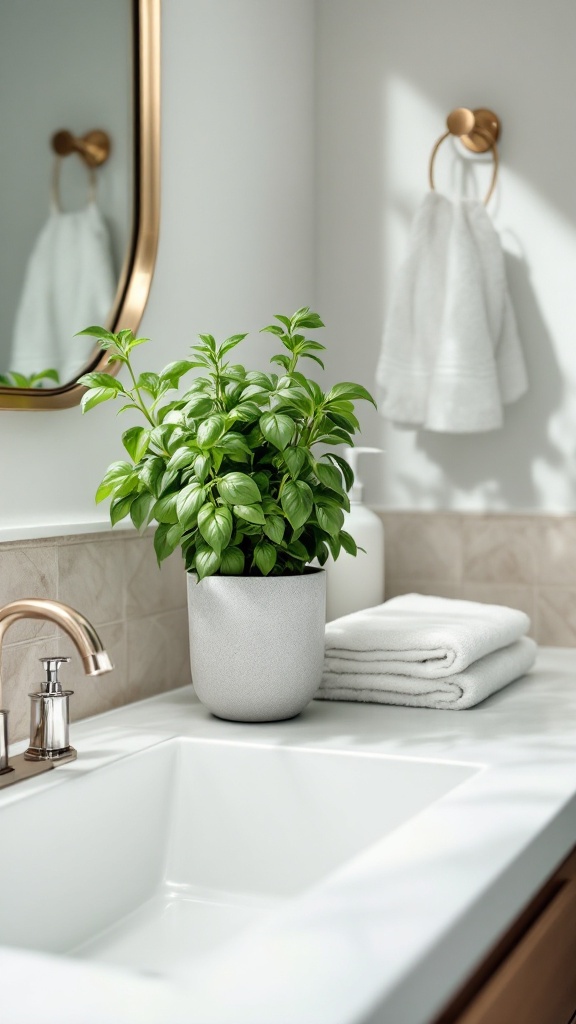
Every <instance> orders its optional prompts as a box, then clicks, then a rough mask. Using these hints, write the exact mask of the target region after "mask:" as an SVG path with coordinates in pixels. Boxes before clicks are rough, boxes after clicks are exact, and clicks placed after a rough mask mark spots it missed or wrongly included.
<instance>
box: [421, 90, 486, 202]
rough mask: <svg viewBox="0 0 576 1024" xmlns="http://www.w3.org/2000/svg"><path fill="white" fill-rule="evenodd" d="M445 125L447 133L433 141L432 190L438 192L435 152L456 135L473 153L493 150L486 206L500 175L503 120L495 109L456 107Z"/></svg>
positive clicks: (430, 177) (429, 176)
mask: <svg viewBox="0 0 576 1024" xmlns="http://www.w3.org/2000/svg"><path fill="white" fill-rule="evenodd" d="M446 126H447V128H448V131H447V132H444V134H443V135H441V136H440V138H439V139H438V140H437V142H436V143H435V144H434V148H433V149H432V153H431V156H430V165H429V168H428V180H429V182H430V188H431V189H432V191H433V192H435V191H436V186H435V184H434V161H435V159H436V154H437V152H438V150H439V149H440V146H441V145H442V143H443V142H444V141H445V139H447V138H448V137H449V136H450V135H454V136H455V137H456V138H459V139H460V141H461V142H462V144H463V145H464V146H466V149H469V150H471V152H473V153H487V152H488V150H489V149H490V150H492V158H493V161H494V170H493V172H492V181H491V182H490V188H489V189H488V192H487V193H486V195H485V197H484V206H486V205H487V204H488V203H489V201H490V199H491V197H492V193H493V192H494V188H495V186H496V179H497V177H498V167H499V158H498V149H497V146H496V140H497V138H498V136H499V134H500V120H499V118H498V117H497V116H496V114H495V113H494V112H493V111H492V110H487V109H486V108H485V107H480V108H478V109H477V110H468V108H467V107H457V108H456V110H453V111H451V113H450V114H449V115H448V117H447V119H446Z"/></svg>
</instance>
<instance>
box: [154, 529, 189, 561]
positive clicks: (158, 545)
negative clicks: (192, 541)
mask: <svg viewBox="0 0 576 1024" xmlns="http://www.w3.org/2000/svg"><path fill="white" fill-rule="evenodd" d="M182 532H183V531H182V527H181V526H180V524H179V523H178V524H176V525H170V524H169V523H160V525H159V526H157V527H156V531H155V533H154V550H155V552H156V558H157V559H158V565H160V562H163V561H164V559H165V558H168V556H169V555H171V554H172V552H173V551H174V550H175V549H176V548H177V547H178V545H179V543H180V540H181V538H182Z"/></svg>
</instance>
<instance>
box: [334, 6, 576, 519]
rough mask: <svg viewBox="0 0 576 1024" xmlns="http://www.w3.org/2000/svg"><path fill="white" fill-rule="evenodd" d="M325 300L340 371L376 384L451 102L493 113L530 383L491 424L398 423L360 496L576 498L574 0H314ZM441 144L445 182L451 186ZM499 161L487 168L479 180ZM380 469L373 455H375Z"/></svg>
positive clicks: (387, 433) (370, 432)
mask: <svg viewBox="0 0 576 1024" xmlns="http://www.w3.org/2000/svg"><path fill="white" fill-rule="evenodd" d="M317 11H318V24H317V45H318V52H317V90H318V92H317V104H318V105H317V119H318V150H317V152H318V178H317V196H318V206H317V258H318V262H317V268H318V275H317V278H318V293H317V296H318V297H317V305H318V308H319V310H320V312H321V314H322V315H323V317H324V319H325V320H326V322H327V323H328V324H329V325H330V327H331V334H332V336H333V338H334V342H335V346H336V350H335V352H334V355H333V356H332V358H331V360H330V371H331V373H332V375H333V376H334V377H340V378H341V379H353V380H354V379H357V380H361V381H362V382H363V383H364V384H365V385H367V386H368V387H370V386H371V385H372V384H373V381H374V372H375V367H376V362H377V357H378V351H379V346H380V337H381V331H382V323H383V318H384V314H385V311H386V306H387V301H388V298H389V295H390V288H391V284H392V282H393V280H394V276H395V274H396V271H397V269H398V266H399V263H400V261H401V259H402V256H403V253H404V251H405V247H406V240H407V231H408V227H409V224H410V221H411V218H412V215H413V213H414V210H415V209H416V206H417V204H418V203H419V201H420V199H421V197H422V195H423V193H424V191H425V190H426V188H427V167H428V160H429V156H430V151H431V148H432V145H433V143H434V141H435V139H436V138H437V137H438V136H439V135H440V134H441V132H442V131H443V130H444V122H445V118H446V115H447V114H448V112H449V111H450V110H451V109H452V108H454V107H457V106H470V107H476V106H478V107H479V106H488V107H492V108H493V109H494V110H495V111H496V112H497V113H498V114H499V116H500V117H501V120H502V136H501V145H500V154H501V161H502V169H501V174H500V179H499V181H500V184H499V188H498V193H497V196H496V201H495V202H494V203H492V204H491V206H490V211H491V213H492V215H493V217H494V221H495V224H496V226H497V228H498V230H499V231H500V233H501V237H502V240H503V243H504V245H505V248H506V250H507V252H508V253H509V256H508V272H509V281H510V288H511V292H512V297H513V302H514V305H515V309H516V313H517V318H518V321H519V325H520V330H521V336H522V340H523V344H524V350H525V354H526V359H527V363H528V368H529V374H530V391H529V393H528V395H526V396H525V397H524V398H522V399H521V400H520V401H519V402H518V403H517V404H516V405H513V406H510V407H508V409H507V411H506V421H505V426H504V428H503V429H502V430H500V431H497V432H490V433H488V434H483V435H480V434H479V435H468V436H448V435H440V434H433V433H429V432H425V431H414V430H405V429H404V430H402V429H398V428H396V427H393V426H391V425H386V424H385V422H384V421H382V420H380V418H379V417H378V416H377V415H376V414H375V413H373V414H364V416H363V420H364V424H365V429H366V434H365V442H367V443H372V444H381V445H382V447H384V448H385V449H386V455H385V456H384V458H383V461H382V472H381V475H380V479H379V480H377V479H376V477H375V476H374V475H373V471H372V475H371V477H370V479H369V481H368V482H369V488H368V493H367V497H368V500H371V501H372V502H373V503H375V504H380V505H382V506H386V507H389V508H411V509H415V508H416V509H417V508H449V509H450V508H452V509H535V510H538V509H548V510H559V511H563V510H574V509H575V508H576V344H575V341H576V337H575V336H576V328H575V320H574V313H573V301H572V300H573V294H574V289H575V286H576V186H575V184H574V182H575V174H576V128H575V123H574V113H573V107H574V98H575V97H576V61H575V60H574V45H575V40H576V4H574V2H573V0H546V2H544V0H482V2H481V3H479V2H478V0H475V2H472V0H434V2H433V3H431V2H429V0H402V2H401V3H397V2H393V0H355V2H354V3H352V2H350V0H318V3H317ZM448 147H449V143H445V144H444V147H443V149H442V151H441V153H440V154H439V157H438V165H437V181H438V183H441V182H442V183H444V184H445V186H446V187H447V188H448V189H449V188H450V186H451V185H453V184H455V183H454V181H453V180H452V178H453V175H452V173H451V169H450V163H451V162H452V163H453V154H451V153H450V150H449V148H448ZM489 178H490V168H489V167H488V166H482V167H481V169H480V170H479V172H478V174H477V181H478V187H479V189H480V190H481V191H482V190H483V189H484V188H485V187H486V185H487V183H488V181H489ZM372 466H373V464H372Z"/></svg>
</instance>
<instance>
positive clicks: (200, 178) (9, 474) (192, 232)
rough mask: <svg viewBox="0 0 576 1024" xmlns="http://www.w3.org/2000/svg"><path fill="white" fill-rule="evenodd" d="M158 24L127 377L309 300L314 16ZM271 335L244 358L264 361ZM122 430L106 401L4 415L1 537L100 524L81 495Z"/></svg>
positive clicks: (225, 14) (175, 3) (225, 0)
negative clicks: (201, 335)
mask: <svg viewBox="0 0 576 1024" xmlns="http://www.w3.org/2000/svg"><path fill="white" fill-rule="evenodd" d="M162 24H163V43H162V45H163V58H162V80H163V95H162V117H163V131H162V134H163V139H162V164H163V166H162V224H161V236H160V248H159V254H158V262H157V268H156V273H155V276H154V280H153V284H152V292H151V296H150V300H149V303H148V307H147V310H146V314H145V317H144V320H143V323H142V328H141V329H142V331H143V332H145V334H147V335H149V336H150V337H152V338H153V339H154V344H153V345H152V344H151V345H148V346H145V347H144V346H143V347H142V348H141V349H140V350H139V354H140V368H144V364H146V367H147V368H148V367H150V368H156V367H161V366H163V365H164V364H165V363H167V362H169V361H170V360H172V359H175V358H177V357H181V356H185V355H186V354H187V352H188V348H189V345H190V344H191V343H192V342H193V340H194V338H195V335H196V334H197V333H198V332H199V331H202V332H206V331H209V332H212V333H214V334H217V335H218V334H220V335H222V334H225V333H233V332H239V331H242V330H254V329H257V328H259V327H261V326H264V324H266V323H268V322H269V320H270V318H271V316H272V315H273V314H274V313H277V312H283V311H293V310H294V309H296V308H297V307H298V306H300V305H304V304H307V303H311V302H312V301H313V248H314V242H313V230H314V225H313V180H314V173H313V172H314V166H313V159H314V145H313V130H314V115H313V104H312V102H311V97H312V95H313V76H314V68H313V59H314V10H313V5H312V4H311V3H308V2H307V0H291V2H290V3H289V4H287V3H285V0H218V2H217V3H215V2H214V0H164V4H163V18H162ZM270 337H271V336H270V335H261V336H260V337H258V336H256V338H255V339H253V340H251V341H250V342H247V344H246V347H245V349H244V358H245V360H246V361H247V362H250V361H255V360H257V361H258V362H260V363H265V362H266V360H267V353H268V349H269V346H270ZM238 354H239V359H240V357H241V355H242V349H240V350H239V353H238ZM127 426H129V421H128V420H126V422H125V423H124V424H122V422H121V421H118V420H117V419H116V416H115V409H114V407H113V406H112V405H110V406H99V407H98V408H97V409H95V410H94V411H93V412H91V413H89V414H88V415H87V416H85V417H82V416H81V415H80V411H79V410H78V409H69V410H65V411H63V412H52V413H50V412H45V413H14V412H1V413H0V451H1V456H0V538H1V537H2V536H3V537H4V539H7V538H8V537H12V536H15V535H18V534H19V533H20V534H21V535H22V534H24V533H25V531H26V529H27V528H28V529H29V531H30V532H31V533H35V534H36V535H40V536H41V535H44V534H46V533H48V532H50V528H51V527H52V528H53V529H54V530H56V529H57V528H58V525H59V524H61V525H64V526H66V525H67V524H71V525H72V532H74V530H75V529H77V528H80V526H81V524H82V523H92V522H93V521H94V520H96V519H99V520H100V521H104V520H106V517H107V510H106V509H105V508H104V507H102V506H100V507H99V508H98V509H95V507H94V501H93V495H94V491H95V487H96V484H97V483H98V481H99V479H100V478H101V476H102V474H103V472H104V470H105V468H106V466H107V465H108V463H109V462H111V461H112V460H113V459H115V458H121V457H122V451H123V449H122V447H121V443H120V433H121V430H122V429H125V428H126V427H127ZM10 531H12V532H10Z"/></svg>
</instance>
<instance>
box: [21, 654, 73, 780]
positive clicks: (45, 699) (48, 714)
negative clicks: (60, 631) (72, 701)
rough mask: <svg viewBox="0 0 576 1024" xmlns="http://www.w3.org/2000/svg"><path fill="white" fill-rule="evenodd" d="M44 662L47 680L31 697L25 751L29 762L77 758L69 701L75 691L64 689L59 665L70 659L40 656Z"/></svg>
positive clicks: (25, 756) (30, 694)
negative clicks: (70, 732)
mask: <svg viewBox="0 0 576 1024" xmlns="http://www.w3.org/2000/svg"><path fill="white" fill-rule="evenodd" d="M39 660H40V661H41V662H42V664H43V665H44V669H45V672H46V680H45V681H44V682H43V683H42V689H41V690H40V691H38V692H37V693H29V694H28V696H29V697H30V702H31V703H30V744H29V746H28V749H27V750H26V751H25V752H24V758H25V760H26V761H62V760H64V759H66V760H67V761H71V760H73V758H75V757H76V751H75V750H74V747H71V746H70V742H69V738H68V727H69V724H70V707H69V703H68V700H69V698H70V697H71V696H72V694H73V693H74V691H73V690H63V689H62V684H61V682H60V680H59V679H58V669H59V667H60V665H65V664H67V663H68V662H69V661H70V658H60V657H50V658H40V659H39Z"/></svg>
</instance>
